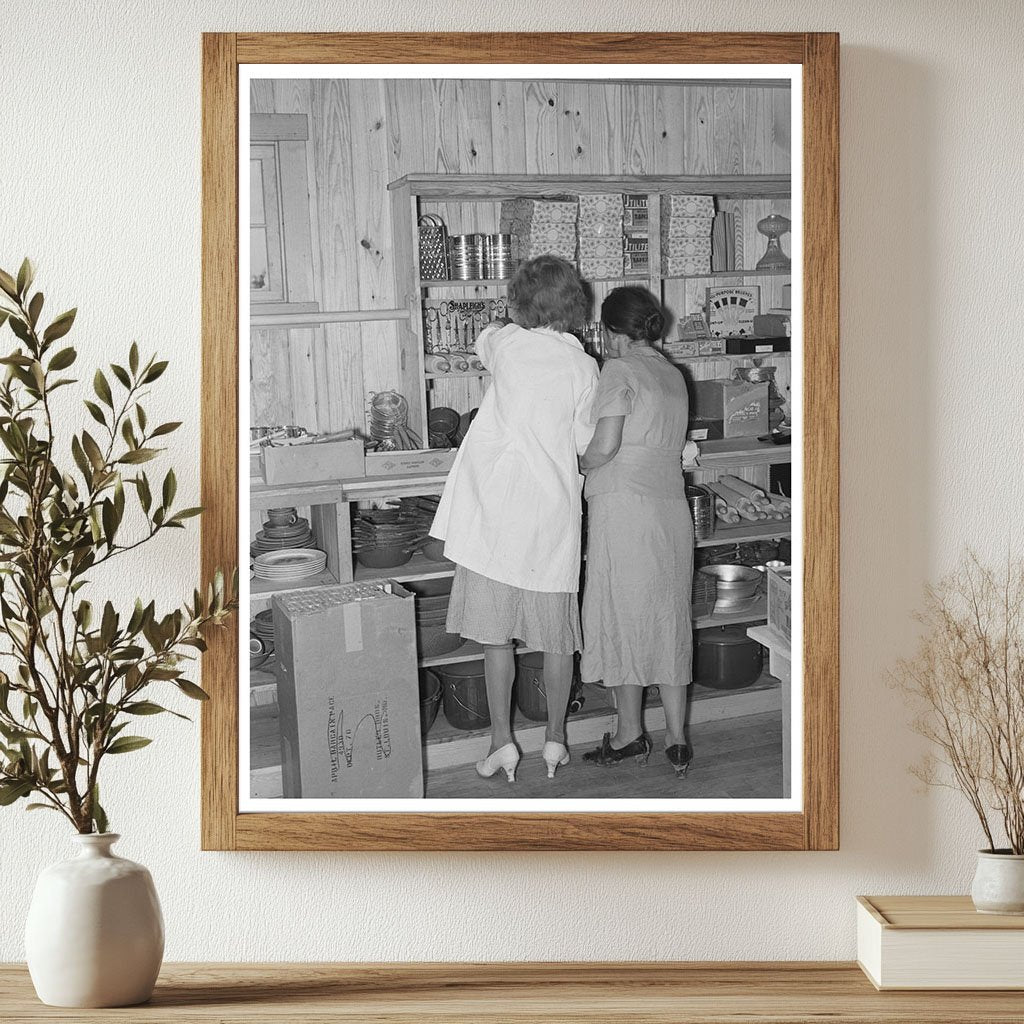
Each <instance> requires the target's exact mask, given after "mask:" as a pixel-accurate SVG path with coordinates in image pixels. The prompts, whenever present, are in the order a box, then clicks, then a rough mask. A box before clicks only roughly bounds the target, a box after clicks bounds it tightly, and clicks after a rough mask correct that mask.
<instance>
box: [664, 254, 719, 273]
mask: <svg viewBox="0 0 1024 1024" xmlns="http://www.w3.org/2000/svg"><path fill="white" fill-rule="evenodd" d="M710 270H711V256H710V254H709V255H707V256H662V258H661V272H662V273H663V274H665V275H666V276H669V277H676V276H680V277H681V276H683V275H684V274H688V275H690V276H694V275H697V274H707V273H709V272H710Z"/></svg>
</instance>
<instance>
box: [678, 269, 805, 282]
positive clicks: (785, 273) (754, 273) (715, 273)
mask: <svg viewBox="0 0 1024 1024" xmlns="http://www.w3.org/2000/svg"><path fill="white" fill-rule="evenodd" d="M791 274H792V270H709V271H708V272H707V273H706V274H663V275H662V277H661V279H662V280H663V281H702V280H704V279H705V278H713V277H714V278H718V277H789V276H790V275H791Z"/></svg>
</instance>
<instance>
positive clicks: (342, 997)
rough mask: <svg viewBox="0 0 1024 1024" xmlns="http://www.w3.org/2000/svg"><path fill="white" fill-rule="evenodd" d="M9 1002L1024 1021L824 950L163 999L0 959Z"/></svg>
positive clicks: (160, 993)
mask: <svg viewBox="0 0 1024 1024" xmlns="http://www.w3.org/2000/svg"><path fill="white" fill-rule="evenodd" d="M851 902H852V901H851ZM850 920H851V922H852V920H853V918H852V914H851V918H850ZM851 927H852V924H851ZM0 1001H2V1003H3V1007H4V1013H5V1015H6V1020H8V1021H9V1022H10V1024H30V1022H36V1021H51V1022H52V1021H74V1022H76V1024H78V1022H82V1021H91V1022H96V1024H112V1022H119V1024H123V1022H125V1021H131V1024H175V1022H183V1021H190V1022H192V1024H205V1022H207V1021H210V1022H214V1021H216V1022H219V1024H228V1022H243V1021H244V1022H246V1024H261V1022H267V1024H270V1022H273V1024H300V1022H301V1024H311V1022H314V1021H315V1022H318V1024H327V1022H334V1024H343V1022H344V1024H347V1022H353V1024H354V1022H356V1021H368V1020H373V1021H376V1022H377V1024H408V1022H409V1021H418V1022H420V1024H511V1022H516V1024H542V1022H546V1021H551V1020H552V1019H558V1020H572V1021H575V1022H576V1024H597V1022H606V1021H610V1020H620V1019H622V1018H623V1017H624V1016H628V1017H629V1018H630V1019H631V1020H636V1021H643V1022H645V1024H677V1022H679V1021H689V1022H691V1024H735V1022H737V1021H741V1020H742V1021H745V1022H746V1024H762V1022H763V1024H769V1022H771V1024H778V1022H780V1021H785V1022H786V1024H821V1022H822V1021H825V1020H827V1021H828V1022H829V1024H864V1022H866V1021H871V1022H872V1024H907V1022H911V1021H912V1022H913V1024H1020V1020H1021V993H1020V992H963V991H960V992H956V991H954V992H878V991H876V989H875V988H874V986H873V985H872V984H871V982H870V981H868V979H867V978H866V977H865V976H864V974H863V973H862V972H861V970H860V968H858V967H857V965H856V964H855V963H845V962H844V963H814V962H811V961H799V962H795V963H786V962H780V961H774V962H771V963H749V962H747V963H638V962H635V961H634V962H629V963H521V962H520V963H491V964H488V963H397V964H384V963H372V964H367V963H357V964H332V963H310V964H295V963H292V964H289V963H262V964H261V963H244V964H223V963H218V964H203V963H191V962H190V963H181V964H173V963H169V964H164V966H163V970H162V971H161V973H160V980H159V981H158V982H157V985H156V991H155V993H154V994H153V998H152V1001H151V1002H149V1003H147V1004H146V1005H144V1006H133V1007H132V1008H131V1009H128V1010H125V1009H118V1010H102V1009H96V1010H92V1009H90V1010H78V1009H60V1008H59V1007H53V1006H44V1005H43V1004H42V1003H40V1002H39V1000H38V998H37V997H36V994H35V992H34V991H33V990H32V982H31V980H30V978H29V975H28V970H27V969H26V968H25V966H24V965H23V964H6V965H3V966H0ZM624 1007H628V1012H627V1011H625V1010H624Z"/></svg>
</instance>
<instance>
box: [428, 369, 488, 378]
mask: <svg viewBox="0 0 1024 1024" xmlns="http://www.w3.org/2000/svg"><path fill="white" fill-rule="evenodd" d="M490 375H491V373H490V371H489V370H461V371H454V370H453V371H451V372H449V373H425V374H423V379H424V380H451V379H452V378H454V377H490Z"/></svg>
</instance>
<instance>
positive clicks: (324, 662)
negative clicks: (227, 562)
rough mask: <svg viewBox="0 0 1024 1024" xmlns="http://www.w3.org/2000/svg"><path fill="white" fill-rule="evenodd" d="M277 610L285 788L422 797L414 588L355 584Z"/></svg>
mask: <svg viewBox="0 0 1024 1024" xmlns="http://www.w3.org/2000/svg"><path fill="white" fill-rule="evenodd" d="M273 609H274V644H275V651H276V654H277V662H278V684H277V692H278V704H279V706H280V709H281V712H280V722H281V773H282V786H283V795H284V796H285V797H290V798H292V799H298V798H303V799H311V798H314V799H315V798H322V799H344V798H349V799H353V798H356V799H361V798H389V797H391V798H406V799H408V798H422V796H423V755H422V746H421V739H420V712H419V708H420V705H419V675H418V667H417V658H416V614H415V611H414V598H413V596H412V595H411V594H410V593H409V592H408V591H407V590H404V589H403V588H402V587H400V586H399V585H398V584H397V583H390V582H384V583H352V584H348V585H347V586H343V587H323V588H320V589H318V590H307V591H303V592H295V593H291V594H283V595H282V594H277V595H275V596H274V600H273Z"/></svg>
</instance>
